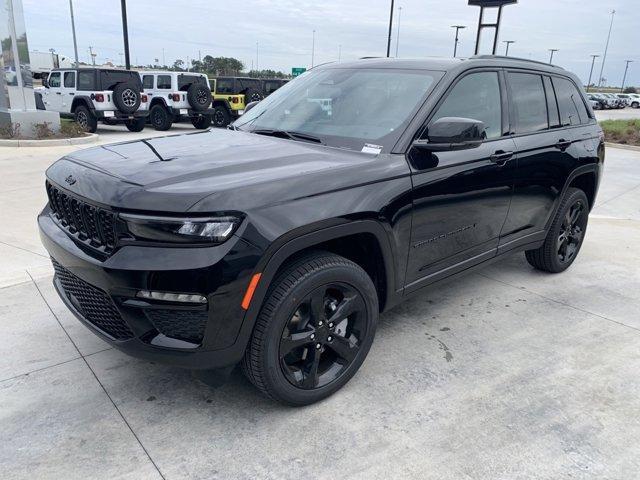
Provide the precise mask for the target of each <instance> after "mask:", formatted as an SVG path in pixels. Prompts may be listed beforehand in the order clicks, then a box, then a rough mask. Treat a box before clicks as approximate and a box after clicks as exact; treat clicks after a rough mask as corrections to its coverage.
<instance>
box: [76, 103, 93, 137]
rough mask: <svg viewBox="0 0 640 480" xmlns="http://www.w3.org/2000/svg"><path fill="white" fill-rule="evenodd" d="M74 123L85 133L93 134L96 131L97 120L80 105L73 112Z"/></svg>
mask: <svg viewBox="0 0 640 480" xmlns="http://www.w3.org/2000/svg"><path fill="white" fill-rule="evenodd" d="M74 117H75V120H76V123H77V124H78V125H79V126H80V128H82V129H83V130H84V131H85V132H89V133H95V132H96V130H98V119H97V118H96V116H95V115H94V114H93V113H91V111H90V110H89V109H88V108H87V107H85V106H84V105H80V106H79V107H77V108H76V110H75V112H74Z"/></svg>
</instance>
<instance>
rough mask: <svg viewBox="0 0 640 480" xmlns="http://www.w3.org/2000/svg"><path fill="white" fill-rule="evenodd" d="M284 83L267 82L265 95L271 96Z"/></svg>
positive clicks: (277, 81)
mask: <svg viewBox="0 0 640 480" xmlns="http://www.w3.org/2000/svg"><path fill="white" fill-rule="evenodd" d="M282 85H283V83H282V82H281V81H279V80H265V82H264V93H266V94H267V95H269V94H270V93H273V92H275V91H276V90H277V89H279V88H280V87H281V86H282Z"/></svg>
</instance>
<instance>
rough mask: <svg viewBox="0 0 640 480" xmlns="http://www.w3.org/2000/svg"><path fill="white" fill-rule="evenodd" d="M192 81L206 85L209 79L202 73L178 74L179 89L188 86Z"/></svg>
mask: <svg viewBox="0 0 640 480" xmlns="http://www.w3.org/2000/svg"><path fill="white" fill-rule="evenodd" d="M192 83H199V84H202V85H206V84H207V81H206V79H205V78H204V77H202V76H200V75H178V90H182V89H183V88H184V87H187V86H189V85H191V84H192Z"/></svg>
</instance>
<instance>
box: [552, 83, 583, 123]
mask: <svg viewBox="0 0 640 480" xmlns="http://www.w3.org/2000/svg"><path fill="white" fill-rule="evenodd" d="M553 86H554V88H555V90H556V96H557V98H558V106H559V107H560V120H561V123H562V126H563V127H566V126H569V125H580V123H587V122H588V121H589V114H588V113H587V107H585V105H584V102H583V100H582V95H580V92H578V89H577V88H576V86H575V85H574V84H573V83H571V82H570V81H569V80H566V79H564V78H557V77H554V78H553Z"/></svg>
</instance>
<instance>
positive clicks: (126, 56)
mask: <svg viewBox="0 0 640 480" xmlns="http://www.w3.org/2000/svg"><path fill="white" fill-rule="evenodd" d="M120 9H121V11H122V36H123V38H124V62H125V68H126V69H127V70H129V69H130V68H131V60H130V58H129V28H128V27H127V0H120Z"/></svg>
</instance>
